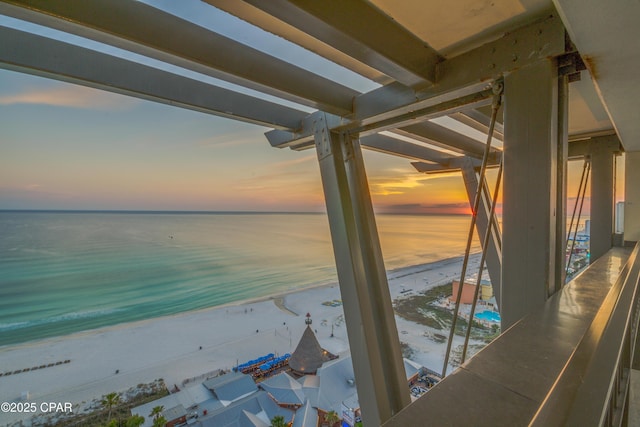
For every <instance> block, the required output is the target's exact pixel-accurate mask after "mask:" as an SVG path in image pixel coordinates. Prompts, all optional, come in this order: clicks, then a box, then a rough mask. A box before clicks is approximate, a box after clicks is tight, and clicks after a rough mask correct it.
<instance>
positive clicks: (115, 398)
mask: <svg viewBox="0 0 640 427" xmlns="http://www.w3.org/2000/svg"><path fill="white" fill-rule="evenodd" d="M101 403H102V405H103V406H105V407H106V408H107V409H109V415H107V421H109V420H110V419H111V409H112V408H113V407H114V406H116V405H117V404H118V403H120V395H119V394H118V393H115V392H112V393H109V394H107V395H106V396H104V397H103V398H102V402H101Z"/></svg>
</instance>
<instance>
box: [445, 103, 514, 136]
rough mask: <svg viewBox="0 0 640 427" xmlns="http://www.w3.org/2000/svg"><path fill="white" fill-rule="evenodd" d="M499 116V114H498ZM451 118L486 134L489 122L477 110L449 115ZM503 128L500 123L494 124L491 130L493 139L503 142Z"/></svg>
mask: <svg viewBox="0 0 640 427" xmlns="http://www.w3.org/2000/svg"><path fill="white" fill-rule="evenodd" d="M499 115H501V114H499ZM451 118H452V119H454V120H457V121H459V122H460V123H462V124H465V125H467V126H469V127H470V128H472V129H475V130H477V131H480V132H482V133H484V134H487V133H488V131H489V122H490V120H491V118H490V117H488V116H487V115H486V114H484V113H482V112H481V111H478V110H468V111H463V112H460V113H455V114H452V115H451ZM503 135H504V126H503V125H502V123H499V122H496V123H495V125H494V129H493V137H494V138H495V139H497V140H498V141H504V136H503Z"/></svg>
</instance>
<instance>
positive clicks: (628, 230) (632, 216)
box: [624, 151, 640, 352]
mask: <svg viewBox="0 0 640 427" xmlns="http://www.w3.org/2000/svg"><path fill="white" fill-rule="evenodd" d="M624 173H625V179H624V181H625V185H624V192H625V194H624V241H625V244H626V242H637V241H640V185H638V183H639V182H640V151H627V152H626V153H625V154H624ZM639 352H640V351H639Z"/></svg>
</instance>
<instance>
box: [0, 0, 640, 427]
mask: <svg viewBox="0 0 640 427" xmlns="http://www.w3.org/2000/svg"><path fill="white" fill-rule="evenodd" d="M168 3H173V4H176V3H177V2H168ZM199 6H201V7H202V8H203V9H205V10H208V11H210V10H212V9H211V8H219V9H221V10H223V11H225V13H229V14H231V15H234V16H235V17H237V18H239V19H241V20H243V21H245V22H247V23H249V24H251V25H253V26H256V27H259V28H261V29H264V30H265V32H264V33H263V34H264V37H265V38H266V37H270V36H271V35H272V34H275V35H277V36H280V37H282V38H283V39H284V40H287V41H290V42H292V43H294V44H296V45H298V46H300V47H302V48H303V49H306V50H307V51H309V52H314V53H315V54H317V55H319V56H322V57H324V58H325V59H328V60H329V61H332V62H334V63H336V64H339V65H340V66H341V67H343V68H344V69H347V70H349V72H348V73H347V74H348V76H345V75H344V74H341V73H339V72H338V73H336V74H332V75H330V76H329V74H328V73H324V74H323V72H322V67H319V66H315V65H314V66H309V63H310V61H308V58H309V57H308V56H306V53H305V55H300V58H297V59H298V63H297V64H296V63H295V62H296V58H289V60H288V61H285V60H283V59H281V58H280V57H278V56H277V55H275V54H269V53H265V52H264V51H263V50H260V49H258V48H256V47H254V46H250V45H251V41H247V42H244V43H241V42H239V41H236V40H233V39H231V38H229V37H226V36H225V35H223V34H221V32H220V30H219V29H218V28H205V27H204V26H201V25H199V24H197V23H195V22H191V21H188V20H186V19H183V18H179V17H177V16H176V15H175V14H172V13H170V12H169V11H167V10H163V9H162V7H161V6H158V7H154V6H152V5H149V4H147V3H145V2H139V1H135V0H118V1H114V0H90V1H89V0H75V1H65V2H50V1H40V0H1V1H0V13H1V14H3V15H4V16H7V17H10V18H15V19H18V20H24V21H29V22H31V23H35V24H38V25H41V26H45V27H47V28H53V29H56V30H58V31H62V32H63V35H62V36H60V35H58V36H55V35H54V36H50V33H47V35H48V36H49V37H44V36H42V35H38V34H34V33H33V32H30V31H28V30H26V29H25V26H22V27H21V26H17V28H16V27H11V26H2V27H0V39H1V40H2V41H3V42H2V43H0V66H2V67H5V68H8V69H11V70H17V71H20V72H25V73H31V74H35V75H40V76H46V77H51V78H56V79H60V80H64V81H69V82H74V83H78V84H82V85H87V86H91V87H96V88H100V89H105V90H109V91H114V92H118V93H124V94H128V95H131V96H135V97H140V98H143V99H151V100H154V101H158V102H162V103H165V104H169V105H174V106H180V107H184V108H189V109H193V110H197V111H201V112H205V113H209V114H215V115H221V116H224V117H231V118H234V119H237V120H242V121H246V122H249V123H254V124H259V125H261V126H265V127H268V128H269V129H271V130H270V131H268V132H267V135H266V136H267V139H268V142H269V144H270V145H271V146H273V147H278V148H291V149H294V150H300V151H301V150H305V149H313V150H315V152H316V155H317V156H316V157H317V161H318V165H319V169H320V175H321V176H320V179H321V182H322V185H323V189H324V194H325V203H326V208H327V214H328V219H329V228H330V231H331V236H332V241H333V247H334V253H335V262H336V266H337V271H338V278H339V282H340V289H341V299H342V302H343V305H344V312H345V320H346V326H347V332H348V338H349V343H350V348H351V357H352V359H353V365H354V368H355V369H354V377H355V384H356V388H357V389H358V397H359V403H360V405H361V409H362V418H363V421H364V423H365V424H366V425H369V426H377V425H385V426H386V427H395V426H406V425H422V424H423V422H424V416H425V414H427V413H428V414H429V419H430V422H431V423H432V424H434V425H441V424H442V425H446V424H457V425H474V424H475V423H477V422H478V420H482V423H484V424H487V425H534V426H554V425H558V426H559V425H565V424H569V425H592V424H598V425H599V424H606V425H620V424H622V423H627V421H628V422H629V424H633V423H634V422H635V424H636V425H637V424H640V421H633V420H629V417H631V416H633V414H634V411H632V410H631V411H630V410H629V408H633V407H636V406H638V405H639V404H640V402H637V401H634V400H633V399H632V400H630V397H629V396H630V393H629V389H630V387H631V388H633V387H634V386H635V384H636V383H637V381H636V379H635V378H636V376H638V371H637V369H638V368H640V362H639V361H638V360H636V359H638V358H637V357H634V355H635V349H636V348H640V347H638V346H636V345H635V343H636V340H637V331H638V316H637V315H636V313H637V310H636V307H637V305H638V299H639V298H640V292H636V290H637V287H638V277H639V275H640V273H639V270H640V260H639V259H638V250H639V249H638V246H637V242H638V241H639V240H640V185H639V183H640V125H639V122H638V120H637V117H638V112H639V111H640V106H639V104H638V100H640V75H639V74H638V73H637V72H636V71H635V70H637V69H638V68H639V66H640V57H639V56H638V40H640V26H639V25H638V19H639V17H640V3H639V2H637V1H623V0H616V1H602V0H581V1H576V0H530V1H526V2H525V1H519V0H504V1H501V2H487V1H478V0H460V1H456V2H447V3H446V5H443V3H442V2H436V1H430V0H406V1H389V0H370V1H364V0H349V1H340V2H314V1H303V0H278V1H273V2H272V1H262V2H260V1H251V0H238V1H223V0H206V1H203V2H201V3H200V4H199ZM65 32H66V33H69V34H71V35H74V36H80V37H85V38H89V39H91V40H93V41H97V42H100V43H102V44H106V45H109V46H110V47H116V48H118V49H123V50H126V51H128V53H134V54H135V55H128V54H127V55H121V56H116V55H118V53H117V52H116V50H114V49H108V50H100V49H97V50H91V49H87V48H85V47H82V46H80V45H78V44H74V43H71V42H69V41H68V38H70V37H67V36H66V35H65V34H64V33H65ZM168 34H169V35H170V36H169V37H167V35H168ZM254 42H255V43H256V44H258V41H257V40H254ZM296 49H297V47H296ZM296 51H297V52H302V51H303V50H296ZM114 52H115V53H114ZM214 53H215V54H214ZM139 55H142V56H146V57H147V58H151V59H153V61H147V60H145V59H144V58H143V60H140V58H139ZM132 58H133V59H132ZM136 58H137V59H136ZM314 58H315V59H319V58H317V57H315V56H314ZM155 61H160V62H163V64H161V65H162V66H153V65H149V64H150V63H151V64H156V62H155ZM167 65H168V66H167ZM176 67H179V69H177V68H176ZM185 69H186V70H188V73H185V72H183V70H185ZM310 69H312V70H313V71H316V72H313V71H310ZM168 70H169V71H168ZM352 74H357V75H359V76H363V77H364V78H365V79H367V83H369V85H368V86H367V87H366V88H365V89H362V87H357V85H356V84H353V83H350V82H348V81H347V80H348V77H349V76H351V75H352ZM202 75H206V76H208V77H206V78H201V77H200V76H202ZM209 77H214V78H217V79H221V80H224V81H225V82H230V83H232V84H233V85H237V86H240V87H241V88H240V89H239V90H236V89H237V86H231V89H229V88H228V87H229V86H225V87H221V85H218V84H216V82H212V81H211V79H209ZM372 86H373V88H372ZM246 89H250V91H247V90H246ZM247 92H249V93H248V94H247ZM282 100H284V101H282ZM292 103H293V104H292ZM569 117H570V118H571V120H569ZM476 132H480V136H479V137H477V135H478V134H477V133H476ZM470 135H471V136H470ZM363 148H365V149H372V150H376V151H379V152H383V153H386V154H389V155H393V156H399V157H402V158H407V159H409V160H410V161H412V164H413V166H414V167H415V169H416V170H417V172H419V173H425V174H433V173H449V174H458V176H460V177H461V179H462V181H463V182H464V185H465V190H466V193H467V197H468V199H469V202H470V203H469V205H470V207H471V210H472V211H473V221H472V222H471V226H470V230H471V232H472V233H473V232H475V233H476V234H477V236H478V238H479V241H482V242H483V245H482V246H483V253H484V254H485V255H486V264H487V270H488V274H489V276H490V278H491V283H492V285H493V289H494V295H495V298H496V302H497V305H498V306H499V308H500V313H501V316H502V318H501V326H502V330H503V331H504V332H503V334H502V336H501V337H500V339H498V340H495V341H494V342H493V343H492V344H490V345H489V346H487V347H486V348H485V349H484V350H483V351H482V352H480V353H479V354H478V355H476V356H475V357H474V358H472V359H470V360H469V361H467V362H466V363H464V364H463V365H462V366H461V367H460V369H459V370H458V371H457V373H456V375H450V376H448V377H446V378H444V379H443V381H442V382H441V383H440V384H439V385H438V386H437V387H434V389H433V390H431V391H430V392H429V393H427V394H426V395H425V396H424V397H422V398H420V399H418V400H416V401H415V402H413V403H412V402H411V397H410V393H409V392H408V390H407V387H406V378H405V372H404V370H403V361H402V353H401V349H400V341H399V338H398V334H397V327H396V324H395V319H394V314H393V308H392V302H391V298H390V295H389V289H388V283H387V277H386V269H385V263H384V260H383V257H382V251H381V249H380V242H379V237H378V233H377V229H376V220H375V215H374V210H373V206H372V202H371V197H370V191H369V184H368V180H367V175H366V168H365V164H364V161H363V158H362V149H363ZM621 153H624V165H625V167H624V181H625V185H624V191H625V195H624V198H625V215H624V227H623V229H624V235H623V236H618V237H619V238H616V239H614V226H613V212H614V209H613V206H614V202H615V194H614V190H615V189H616V184H615V182H616V181H615V174H614V170H615V169H614V162H615V159H617V158H619V156H620V155H621ZM570 161H578V162H580V163H583V164H584V165H585V166H587V165H588V168H589V170H591V178H590V179H591V189H590V208H591V212H590V220H591V233H590V243H589V255H590V256H589V264H590V265H589V267H588V268H587V269H586V270H585V271H583V272H582V273H581V274H580V275H578V276H576V277H575V278H574V279H573V280H571V281H570V282H569V283H567V284H565V278H566V274H567V269H566V238H567V226H566V225H567V224H566V223H567V198H568V197H569V195H568V190H567V174H568V170H569V169H568V165H569V162H570ZM241 164H242V159H238V165H241ZM487 169H493V170H495V171H496V176H502V182H503V185H502V187H501V188H500V191H498V189H497V188H495V187H494V188H493V190H491V189H489V188H488V187H489V185H488V181H487V180H486V179H485V172H486V170H487ZM291 186H295V182H292V183H291ZM498 192H500V193H502V202H501V209H502V220H501V221H498V220H497V218H496V217H495V211H494V210H493V209H492V206H495V204H494V203H492V201H491V200H492V196H493V194H498ZM492 193H493V194H492ZM435 198H436V195H434V200H435ZM421 202H422V201H421ZM427 202H430V200H427ZM614 241H616V242H618V243H619V245H620V246H614ZM632 248H635V249H632ZM461 281H462V282H463V283H464V280H461ZM450 368H451V367H450V366H449V365H448V364H447V363H446V361H445V363H444V366H443V372H442V373H443V375H446V374H447V373H449V370H450ZM488 377H489V378H491V379H492V381H483V380H482V378H488ZM244 399H253V398H252V397H251V396H249V397H246V398H244ZM478 399H482V402H480V403H487V402H490V403H491V404H480V403H476V404H472V403H474V402H477V400H478ZM269 400H270V399H269ZM636 400H637V398H636ZM276 407H277V405H276ZM452 407H464V408H465V411H451V408H452ZM278 408H279V407H278ZM280 409H282V408H280ZM251 414H253V415H251V416H249V415H246V417H247V418H251V419H253V418H254V415H255V414H254V413H251Z"/></svg>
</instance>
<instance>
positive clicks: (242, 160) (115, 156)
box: [0, 0, 579, 213]
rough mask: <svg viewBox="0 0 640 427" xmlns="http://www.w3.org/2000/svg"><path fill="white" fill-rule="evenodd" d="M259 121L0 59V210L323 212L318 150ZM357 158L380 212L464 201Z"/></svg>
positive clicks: (379, 161)
mask: <svg viewBox="0 0 640 427" xmlns="http://www.w3.org/2000/svg"><path fill="white" fill-rule="evenodd" d="M156 3H159V5H160V6H162V7H164V8H167V9H168V10H169V11H171V8H172V7H175V5H176V3H175V2H168V1H165V0H162V1H156ZM180 6H181V7H180V9H176V10H175V12H176V13H177V12H180V13H181V14H182V15H183V17H185V18H188V19H191V20H193V21H196V22H199V23H201V24H202V25H209V26H211V25H213V26H215V28H216V31H219V32H221V33H222V34H224V35H227V36H230V37H234V38H237V39H239V41H242V42H245V43H249V42H250V43H252V46H254V47H256V48H260V49H261V50H264V51H265V52H268V53H271V54H273V55H277V56H279V57H281V58H282V59H285V60H288V61H291V62H294V61H296V62H297V64H296V65H300V66H305V67H307V68H309V69H314V70H316V71H317V70H318V69H321V70H322V72H323V74H326V75H328V76H330V77H331V78H334V79H335V80H339V81H341V83H345V84H348V85H349V86H351V87H354V88H357V89H358V90H360V91H366V90H371V89H372V88H374V87H375V84H374V83H373V82H369V81H366V79H363V78H361V77H359V76H354V75H353V73H350V72H347V71H345V70H343V69H340V67H337V66H335V65H332V64H329V63H328V62H327V61H325V60H323V59H322V58H317V57H315V56H309V55H310V54H308V53H304V52H301V51H297V50H295V49H294V48H292V46H291V45H283V44H282V43H285V41H284V40H281V39H277V38H275V37H271V36H269V37H266V36H264V35H263V34H251V31H260V30H257V29H252V28H250V29H247V28H246V25H247V24H245V23H243V22H242V21H238V20H236V19H235V18H233V17H230V16H225V15H224V14H222V13H221V12H217V13H216V14H215V15H212V16H208V15H206V14H203V13H201V10H200V9H199V8H200V7H202V4H201V3H200V2H196V3H189V2H180ZM211 9H213V8H210V7H206V10H207V11H209V10H211ZM4 23H5V24H7V21H6V19H5V22H4ZM0 24H3V21H2V20H0ZM9 24H10V25H14V26H18V27H21V26H22V25H24V26H25V27H28V28H29V29H31V30H32V31H39V30H38V29H37V28H36V27H29V26H28V25H26V24H22V23H17V24H16V23H15V22H9ZM34 28H35V29H34ZM46 31H48V33H51V31H50V30H46ZM45 33H47V32H45ZM48 33H47V34H48ZM54 33H55V32H54ZM54 36H55V37H61V36H59V35H55V34H54ZM66 39H67V38H66V36H65V40H66ZM68 39H69V40H70V41H71V42H75V43H78V44H81V45H83V46H88V47H94V46H97V47H96V48H100V47H99V46H98V45H97V44H95V43H93V42H87V41H83V40H74V38H73V37H69V38H68ZM297 49H299V48H297ZM305 55H306V56H305ZM301 57H304V59H305V60H304V61H301V60H300V58H301ZM149 63H153V61H149ZM163 67H165V69H169V70H171V69H172V67H170V66H168V67H167V66H164V65H163ZM199 78H202V76H199ZM209 80H211V79H209ZM268 130H270V129H268V128H265V127H261V126H256V125H252V124H245V123H241V122H238V121H233V120H229V119H225V118H220V117H216V116H212V115H207V114H204V113H200V112H194V111H190V110H185V109H180V108H176V107H169V106H166V105H162V104H157V103H153V102H149V101H143V100H139V99H136V98H132V97H127V96H124V95H118V94H113V93H108V92H104V91H99V90H96V89H90V88H86V87H83V86H77V85H72V84H68V83H63V82H59V81H55V80H50V79H45V78H41V77H35V76H31V75H26V74H21V73H17V72H13V71H7V70H0V209H80V210H204V211H302V212H321V211H324V209H325V207H324V198H323V194H322V186H321V180H320V173H319V168H318V163H317V160H316V154H315V150H306V151H302V152H295V151H292V150H289V149H275V148H272V147H271V146H270V145H269V144H268V142H267V140H266V138H265V137H264V132H266V131H268ZM364 158H365V164H366V168H367V174H368V178H369V185H370V190H371V195H372V199H373V203H374V206H375V208H376V210H377V211H379V212H396V213H468V212H469V203H468V201H467V198H466V194H465V191H464V186H463V181H462V177H461V176H460V174H448V175H424V174H419V173H417V172H416V171H415V169H414V168H413V167H412V166H411V165H410V163H409V161H408V160H407V159H403V158H398V157H393V156H389V155H384V154H380V153H376V152H372V151H369V150H364ZM573 169H576V168H575V167H573ZM578 169H579V168H578ZM573 175H574V176H575V175H576V174H575V173H574V174H573ZM574 181H575V179H574ZM572 186H574V187H575V186H577V184H572ZM574 192H575V191H574ZM571 194H573V193H572V192H571V186H570V195H571Z"/></svg>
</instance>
